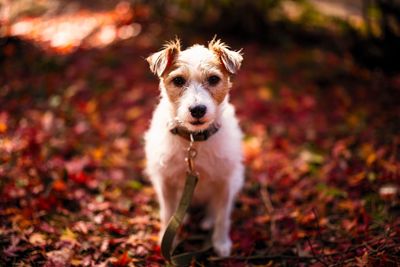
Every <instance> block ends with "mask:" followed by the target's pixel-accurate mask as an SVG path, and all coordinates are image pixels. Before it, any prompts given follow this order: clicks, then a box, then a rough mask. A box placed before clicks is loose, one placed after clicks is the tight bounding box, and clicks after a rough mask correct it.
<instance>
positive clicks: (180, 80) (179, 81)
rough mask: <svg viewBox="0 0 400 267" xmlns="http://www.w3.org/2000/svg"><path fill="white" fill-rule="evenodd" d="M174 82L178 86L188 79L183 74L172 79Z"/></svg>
mask: <svg viewBox="0 0 400 267" xmlns="http://www.w3.org/2000/svg"><path fill="white" fill-rule="evenodd" d="M172 82H173V83H174V85H175V86H176V87H182V86H183V85H184V84H185V83H186V80H185V79H184V78H183V77H182V76H177V77H175V78H173V79H172Z"/></svg>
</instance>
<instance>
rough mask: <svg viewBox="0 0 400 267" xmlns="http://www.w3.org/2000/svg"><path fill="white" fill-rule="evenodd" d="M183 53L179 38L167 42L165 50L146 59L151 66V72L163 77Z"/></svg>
mask: <svg viewBox="0 0 400 267" xmlns="http://www.w3.org/2000/svg"><path fill="white" fill-rule="evenodd" d="M180 51H181V43H180V40H179V39H178V38H176V39H175V40H173V41H170V42H167V43H166V44H165V45H164V48H163V50H161V51H159V52H156V53H154V54H152V55H150V56H149V57H148V58H146V60H147V62H148V63H149V65H150V70H151V71H152V72H153V73H154V74H156V75H158V77H161V76H162V75H163V74H164V72H165V71H166V70H167V69H168V68H169V67H170V66H171V65H172V63H173V61H174V60H175V58H176V56H177V55H178V53H179V52H180Z"/></svg>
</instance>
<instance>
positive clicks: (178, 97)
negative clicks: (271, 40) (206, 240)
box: [145, 38, 244, 256]
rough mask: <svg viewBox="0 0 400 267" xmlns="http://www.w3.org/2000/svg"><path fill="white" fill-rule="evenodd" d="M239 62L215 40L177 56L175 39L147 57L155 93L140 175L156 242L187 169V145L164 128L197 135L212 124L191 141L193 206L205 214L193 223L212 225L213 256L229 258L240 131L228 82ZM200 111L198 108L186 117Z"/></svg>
mask: <svg viewBox="0 0 400 267" xmlns="http://www.w3.org/2000/svg"><path fill="white" fill-rule="evenodd" d="M242 59H243V58H242V55H241V53H240V51H233V50H230V49H229V47H228V46H227V45H225V44H224V43H222V42H221V41H220V40H216V39H215V38H214V39H213V40H212V41H211V42H209V44H208V47H205V46H202V45H194V46H192V47H189V48H188V49H186V50H183V51H181V46H180V42H179V40H175V41H172V42H169V43H167V44H166V45H165V46H164V48H163V49H162V50H161V51H159V52H157V53H154V54H152V55H151V56H149V57H148V58H147V61H148V63H149V65H150V69H151V71H152V72H153V73H155V74H156V75H157V76H158V77H159V79H160V91H161V99H160V103H159V104H158V106H157V108H156V109H155V111H154V114H153V118H152V121H151V125H150V129H149V130H148V131H147V133H146V135H145V143H146V144H145V152H146V159H147V167H146V174H147V175H148V176H149V178H150V180H151V182H152V184H153V186H154V188H155V191H156V193H157V196H158V200H159V204H160V217H161V229H160V241H161V236H162V234H163V232H164V230H165V227H166V225H167V223H168V221H169V219H170V217H171V216H172V214H173V213H174V211H175V209H176V207H177V204H178V202H179V199H180V197H181V195H182V188H183V185H184V181H185V175H186V172H187V165H186V163H185V157H186V155H187V148H188V145H189V141H187V140H186V139H184V138H182V136H179V135H175V134H172V133H171V132H170V130H171V128H173V127H182V128H184V129H186V130H187V131H189V132H201V131H204V130H207V129H209V127H210V126H211V125H217V126H218V127H219V130H218V131H217V132H216V133H215V134H214V135H212V136H210V138H209V139H208V140H206V141H203V142H195V143H194V147H195V149H196V150H197V151H198V154H197V157H196V159H195V168H196V171H197V172H198V173H199V182H198V185H197V187H196V190H195V193H194V197H193V202H192V203H193V204H195V205H203V206H204V207H205V210H206V216H205V218H204V220H203V221H202V222H201V224H200V226H201V227H202V228H203V229H211V228H212V227H214V231H213V235H212V244H213V247H214V250H215V252H216V253H217V254H218V255H220V256H228V255H230V252H231V246H232V242H231V239H230V237H229V231H230V215H231V211H232V206H233V204H234V198H235V195H236V194H237V193H238V191H239V190H240V189H241V187H242V185H243V180H244V167H243V163H242V149H241V139H242V132H241V130H240V128H239V124H238V121H237V119H236V117H235V111H234V107H233V106H232V105H231V104H230V103H229V91H230V88H231V81H230V78H231V76H232V75H233V74H235V73H236V72H237V71H238V69H239V68H240V65H241V62H242ZM199 106H202V108H200V109H197V112H193V110H194V109H195V108H196V107H199ZM199 110H200V114H199ZM203 113H204V114H203Z"/></svg>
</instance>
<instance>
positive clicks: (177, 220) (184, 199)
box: [161, 172, 210, 266]
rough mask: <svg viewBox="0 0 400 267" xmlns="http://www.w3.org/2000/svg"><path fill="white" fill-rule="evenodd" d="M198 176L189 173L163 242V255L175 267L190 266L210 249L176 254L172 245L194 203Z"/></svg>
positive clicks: (208, 246) (208, 247)
mask: <svg viewBox="0 0 400 267" xmlns="http://www.w3.org/2000/svg"><path fill="white" fill-rule="evenodd" d="M198 179H199V178H198V176H197V175H196V174H195V173H194V172H189V173H188V174H187V175H186V181H185V186H184V188H183V193H182V196H181V199H180V201H179V204H178V208H177V210H176V211H175V213H174V215H173V216H172V217H171V219H170V220H169V222H168V225H167V228H166V230H165V233H164V235H163V238H162V241H161V254H162V256H163V257H164V258H165V259H166V260H167V261H168V262H170V263H171V264H172V265H175V266H188V265H190V263H191V262H192V260H193V259H198V258H200V257H201V256H202V255H203V254H204V253H205V252H206V251H208V250H209V249H210V245H206V246H205V247H204V248H203V249H201V250H199V251H195V252H185V253H181V254H175V253H174V252H175V248H172V243H173V241H174V238H175V236H176V233H177V231H178V228H179V227H180V226H181V224H182V221H183V218H184V216H185V214H186V212H187V210H188V208H189V205H190V202H191V201H192V197H193V193H194V189H195V188H196V184H197V181H198Z"/></svg>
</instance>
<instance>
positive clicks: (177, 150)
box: [161, 141, 234, 202]
mask: <svg viewBox="0 0 400 267" xmlns="http://www.w3.org/2000/svg"><path fill="white" fill-rule="evenodd" d="M195 149H196V151H197V156H196V158H195V160H194V162H195V170H196V172H198V173H199V182H198V185H197V189H196V192H195V196H194V198H195V201H196V202H204V200H207V198H209V194H211V193H212V192H213V190H212V189H213V188H216V186H217V185H220V184H223V183H225V182H226V179H228V177H229V175H230V172H231V170H232V167H233V164H234V163H233V162H232V160H231V157H232V155H230V154H229V151H225V150H224V149H223V147H221V145H220V144H218V142H208V141H206V142H199V143H196V144H195ZM186 156H187V147H186V145H182V146H171V147H170V148H169V149H168V150H167V151H165V153H164V154H163V156H162V160H161V161H162V166H163V170H162V172H163V173H164V175H165V177H167V179H168V183H170V184H171V185H172V186H173V187H175V188H183V183H184V178H185V175H186V172H187V163H186V161H185V158H186Z"/></svg>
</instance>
